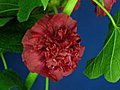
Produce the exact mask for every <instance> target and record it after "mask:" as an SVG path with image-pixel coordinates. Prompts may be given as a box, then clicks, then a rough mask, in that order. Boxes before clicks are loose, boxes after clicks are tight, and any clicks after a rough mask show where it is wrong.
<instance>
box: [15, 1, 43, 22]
mask: <svg viewBox="0 0 120 90" xmlns="http://www.w3.org/2000/svg"><path fill="white" fill-rule="evenodd" d="M38 6H42V3H41V0H19V7H20V9H19V12H18V14H17V19H18V20H19V22H24V21H27V20H28V18H29V16H30V13H31V12H32V10H33V9H34V8H35V7H38Z"/></svg>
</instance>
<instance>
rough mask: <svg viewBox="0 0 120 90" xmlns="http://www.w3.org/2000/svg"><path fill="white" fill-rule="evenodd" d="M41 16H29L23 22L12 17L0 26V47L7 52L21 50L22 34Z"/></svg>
mask: <svg viewBox="0 0 120 90" xmlns="http://www.w3.org/2000/svg"><path fill="white" fill-rule="evenodd" d="M41 16H42V15H41V14H38V15H35V16H31V17H30V18H29V20H28V21H26V22H23V23H19V22H18V21H17V20H16V19H13V20H11V21H10V22H8V23H7V24H6V25H5V26H3V27H0V48H1V49H2V50H4V51H8V52H22V49H23V47H22V43H21V41H22V37H23V35H24V34H25V32H26V30H27V29H29V28H31V27H32V25H34V23H35V22H36V21H37V20H38V19H39V18H40V17H41Z"/></svg>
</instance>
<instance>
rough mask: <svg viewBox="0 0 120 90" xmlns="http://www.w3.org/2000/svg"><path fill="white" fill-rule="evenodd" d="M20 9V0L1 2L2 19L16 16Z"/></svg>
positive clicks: (2, 0) (4, 0)
mask: <svg viewBox="0 0 120 90" xmlns="http://www.w3.org/2000/svg"><path fill="white" fill-rule="evenodd" d="M18 9H19V7H18V0H0V17H11V16H16V14H17V12H18Z"/></svg>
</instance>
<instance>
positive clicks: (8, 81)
mask: <svg viewBox="0 0 120 90" xmlns="http://www.w3.org/2000/svg"><path fill="white" fill-rule="evenodd" d="M0 90H26V87H25V86H24V85H23V84H22V81H21V79H20V77H19V76H18V75H17V74H16V73H15V72H13V71H12V70H4V71H1V72H0Z"/></svg>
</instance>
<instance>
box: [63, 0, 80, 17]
mask: <svg viewBox="0 0 120 90" xmlns="http://www.w3.org/2000/svg"><path fill="white" fill-rule="evenodd" d="M77 2H78V0H68V2H67V4H66V6H65V7H64V10H63V13H65V14H67V15H70V14H71V13H72V11H73V9H74V7H75V5H76V4H77Z"/></svg>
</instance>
